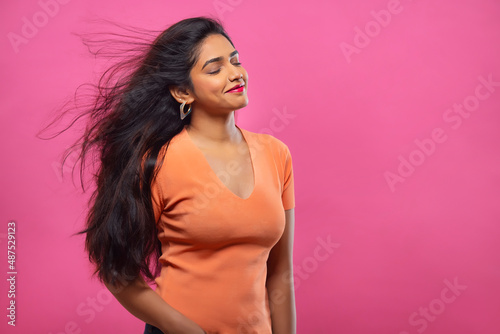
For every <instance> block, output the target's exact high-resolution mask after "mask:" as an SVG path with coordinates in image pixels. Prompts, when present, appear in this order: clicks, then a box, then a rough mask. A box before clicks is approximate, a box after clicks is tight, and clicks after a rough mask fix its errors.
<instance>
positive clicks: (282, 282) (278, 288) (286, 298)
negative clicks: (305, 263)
mask: <svg viewBox="0 0 500 334" xmlns="http://www.w3.org/2000/svg"><path fill="white" fill-rule="evenodd" d="M285 219H286V225H285V231H284V232H283V235H282V236H281V239H280V240H279V241H278V243H276V245H274V247H273V249H271V252H270V253H269V259H268V261H267V283H266V287H267V292H268V297H269V308H270V310H271V320H272V326H273V334H295V333H296V331H297V329H296V326H297V325H296V311H295V290H294V287H293V232H294V223H295V214H294V209H290V210H285Z"/></svg>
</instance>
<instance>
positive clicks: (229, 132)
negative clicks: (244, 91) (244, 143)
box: [186, 111, 241, 143]
mask: <svg viewBox="0 0 500 334" xmlns="http://www.w3.org/2000/svg"><path fill="white" fill-rule="evenodd" d="M186 130H187V131H188V132H189V133H192V134H195V135H196V136H198V137H199V138H200V139H203V140H204V141H211V142H223V143H228V142H229V143H238V142H240V141H241V133H240V131H239V130H238V129H237V128H236V124H235V121H234V111H232V112H231V113H229V114H226V115H221V116H216V117H214V116H212V115H208V114H206V113H200V112H198V113H193V114H192V115H191V122H190V124H189V125H188V126H187V128H186Z"/></svg>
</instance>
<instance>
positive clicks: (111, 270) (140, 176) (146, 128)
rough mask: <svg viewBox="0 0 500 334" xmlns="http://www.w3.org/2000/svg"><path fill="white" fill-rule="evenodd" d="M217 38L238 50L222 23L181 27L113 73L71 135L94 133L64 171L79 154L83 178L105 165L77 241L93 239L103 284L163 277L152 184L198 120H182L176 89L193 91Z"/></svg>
mask: <svg viewBox="0 0 500 334" xmlns="http://www.w3.org/2000/svg"><path fill="white" fill-rule="evenodd" d="M212 34H221V35H223V36H224V37H226V38H227V39H228V41H229V42H230V43H231V44H233V43H232V41H231V39H230V38H229V36H228V35H227V33H226V32H225V30H224V28H223V26H222V24H221V23H220V22H219V21H218V20H217V19H213V18H208V17H195V18H188V19H185V20H182V21H179V22H177V23H175V24H173V25H172V26H170V27H169V28H168V29H166V30H165V31H163V32H161V33H160V34H159V35H157V36H156V38H155V39H154V40H153V41H152V42H151V41H149V42H148V43H146V44H145V46H146V47H145V48H143V49H142V50H141V51H140V52H139V53H137V52H136V54H135V56H134V57H130V58H128V59H126V60H125V61H121V62H118V63H116V64H115V65H113V66H112V67H110V68H109V69H108V70H106V71H105V72H104V74H102V76H101V78H100V80H99V83H98V85H97V86H96V90H95V93H94V95H93V96H92V101H93V102H92V103H91V104H90V105H89V107H87V108H85V110H83V112H81V113H79V114H78V116H77V117H76V118H75V119H74V120H73V121H72V123H71V124H70V125H69V126H68V127H67V128H66V129H65V130H67V129H68V128H69V127H71V126H72V125H73V124H74V122H75V121H76V120H78V119H80V118H83V119H85V122H86V129H85V130H84V131H83V134H82V135H81V137H79V139H78V141H77V142H75V144H74V145H73V146H72V147H71V148H70V150H68V151H67V153H66V155H65V158H64V159H63V164H64V161H65V160H66V158H67V157H68V156H69V155H70V154H71V153H69V152H70V151H71V152H72V151H74V150H77V151H78V152H79V155H78V160H77V161H80V162H81V165H80V176H82V175H83V174H84V169H85V165H86V164H85V162H86V160H89V156H90V157H93V160H92V158H90V160H91V161H93V164H94V165H97V167H96V169H95V172H94V173H93V176H92V177H93V181H95V190H94V191H93V193H92V196H91V197H90V200H89V211H88V215H87V217H86V227H85V229H84V230H82V231H79V232H77V234H85V235H86V237H85V250H86V251H87V252H88V256H89V260H90V262H91V263H93V264H94V265H95V271H94V273H93V274H94V275H96V274H97V275H98V278H99V280H100V281H101V282H104V283H110V284H112V285H115V284H116V283H121V284H123V283H124V282H125V283H126V282H130V281H132V280H134V279H136V278H137V277H138V276H139V275H141V274H142V275H143V276H144V277H145V278H146V279H147V280H149V281H153V280H154V278H155V277H156V276H157V275H158V273H159V270H160V269H161V267H160V264H159V262H158V258H159V257H160V256H161V243H160V242H159V240H158V237H157V233H158V231H157V228H156V224H155V216H154V212H153V206H152V200H151V184H152V182H154V179H155V176H156V174H157V172H158V169H159V167H160V166H161V162H162V160H163V158H164V156H163V155H162V154H160V152H164V150H162V148H165V147H167V148H168V143H169V142H170V140H171V139H172V138H173V137H174V136H175V135H176V134H178V133H179V132H180V131H181V130H182V128H183V127H184V126H185V125H186V124H189V122H190V120H191V116H190V115H188V116H187V117H186V118H185V119H184V120H181V119H180V117H179V106H180V104H179V103H178V102H177V101H176V100H175V99H174V98H173V96H172V95H171V94H170V91H169V87H171V86H177V87H181V88H189V89H191V90H193V84H192V81H191V78H190V71H191V69H192V68H193V66H194V64H195V63H196V61H197V59H198V57H199V52H200V49H201V45H202V42H203V40H204V39H205V38H206V37H208V36H209V35H212ZM106 42H108V43H109V41H106ZM138 44H141V43H136V45H138ZM87 46H88V45H87ZM233 46H234V45H233ZM137 50H138V49H135V51H137ZM65 130H63V131H65ZM63 131H61V132H59V133H58V134H60V133H62V132H63ZM82 187H84V185H83V183H82Z"/></svg>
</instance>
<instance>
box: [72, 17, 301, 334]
mask: <svg viewBox="0 0 500 334" xmlns="http://www.w3.org/2000/svg"><path fill="white" fill-rule="evenodd" d="M137 60H138V61H140V62H139V65H138V66H137V67H136V68H135V69H134V71H133V73H131V74H130V75H129V76H126V77H124V78H122V81H119V82H118V83H116V84H115V85H114V86H112V87H111V88H112V89H102V90H101V92H100V97H98V98H97V103H96V104H95V105H94V107H93V109H92V111H91V112H89V113H88V116H90V121H89V126H88V127H87V130H86V132H85V134H84V135H83V137H82V141H81V144H82V152H81V157H82V158H84V157H85V155H86V154H88V153H89V152H91V151H92V150H94V152H97V154H98V158H99V163H100V165H99V169H98V171H97V174H96V176H97V178H96V183H97V187H96V190H95V192H94V193H93V196H92V198H91V207H90V211H89V214H88V217H87V228H86V229H85V230H84V231H82V232H80V233H85V234H86V250H87V251H88V253H89V258H90V260H91V262H92V263H94V264H95V266H96V272H95V273H96V274H98V277H99V279H100V280H101V281H102V282H103V283H104V284H105V285H106V286H107V287H108V289H109V290H110V291H111V292H112V293H113V295H114V296H115V297H116V299H117V300H118V301H119V302H120V303H121V304H122V305H123V306H124V307H125V308H126V309H127V310H128V311H129V312H130V313H131V314H133V315H134V316H136V317H137V318H139V319H141V320H142V321H144V322H145V323H146V328H145V333H189V334H195V333H220V334H226V333H227V334H229V333H259V334H265V333H274V334H290V333H295V301H294V289H293V272H292V248H293V224H294V209H293V208H294V190H293V172H292V161H291V156H290V152H289V150H288V148H287V146H286V145H285V144H283V143H282V142H281V141H279V140H278V139H276V138H274V137H272V136H270V135H264V134H257V133H253V132H249V131H246V130H244V129H241V128H239V127H238V126H237V125H236V124H235V119H234V111H235V110H238V109H240V108H243V107H245V106H246V105H247V104H248V97H247V89H248V75H247V72H246V71H245V69H244V68H243V66H242V65H241V63H240V62H239V54H238V52H237V51H236V49H235V48H234V45H233V43H232V41H231V39H230V38H229V37H228V35H227V33H226V32H225V31H224V29H223V27H222V26H221V25H220V23H218V22H217V21H216V20H214V19H210V18H205V17H198V18H190V19H186V20H182V21H180V22H178V23H176V24H174V25H172V26H171V27H170V28H168V29H167V30H166V31H164V32H163V33H161V34H160V35H159V36H158V37H157V38H156V40H155V41H154V42H153V43H152V45H150V47H149V48H148V49H147V51H146V52H145V53H144V54H143V55H142V56H141V57H139V58H137ZM122 65H123V64H122ZM82 161H83V159H82ZM151 265H153V267H154V269H155V270H152V268H151ZM145 279H146V280H149V281H150V282H151V281H152V280H153V279H154V281H155V283H156V289H155V290H153V289H152V288H150V286H149V285H148V284H147V282H146V280H145Z"/></svg>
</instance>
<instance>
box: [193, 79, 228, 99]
mask: <svg viewBox="0 0 500 334" xmlns="http://www.w3.org/2000/svg"><path fill="white" fill-rule="evenodd" d="M196 88H197V91H198V95H199V96H209V95H213V94H220V93H221V92H222V91H223V90H224V82H223V80H221V79H217V78H207V79H203V80H199V81H198V82H197V83H196Z"/></svg>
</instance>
